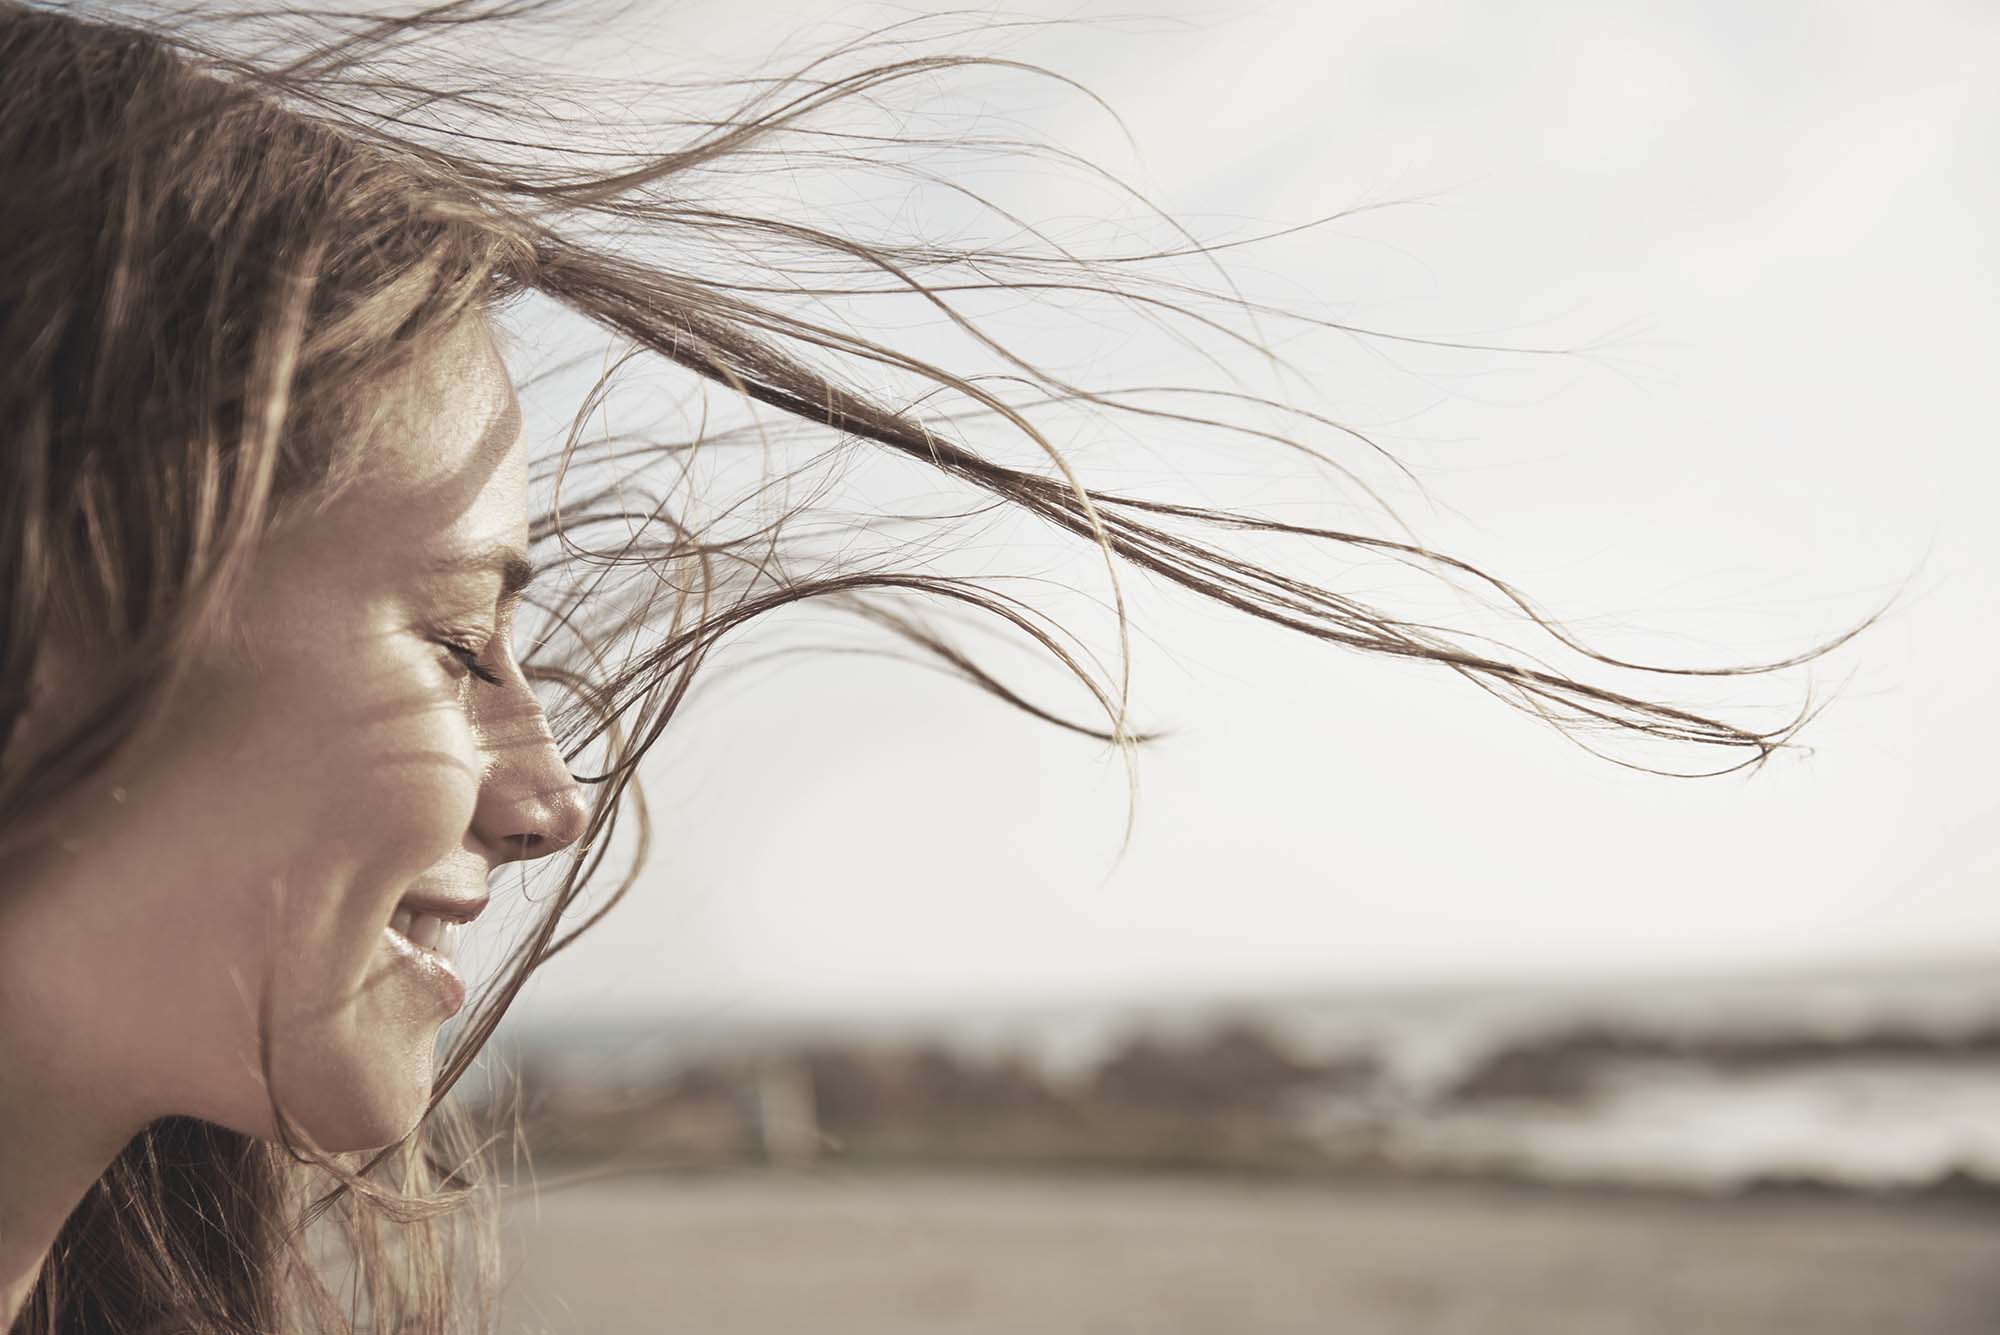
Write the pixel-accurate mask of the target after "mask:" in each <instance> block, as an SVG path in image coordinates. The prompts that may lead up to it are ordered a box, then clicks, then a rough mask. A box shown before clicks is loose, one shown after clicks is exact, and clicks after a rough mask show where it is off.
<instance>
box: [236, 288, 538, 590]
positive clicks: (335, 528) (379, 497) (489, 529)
mask: <svg viewBox="0 0 2000 1335" xmlns="http://www.w3.org/2000/svg"><path fill="white" fill-rule="evenodd" d="M375 392H376V393H378V394H381V395H383V396H384V397H383V398H382V399H381V400H380V401H379V402H377V403H375V404H372V405H369V406H370V409H371V411H370V412H369V413H368V414H367V415H366V418H365V420H367V421H368V427H367V430H366V434H365V438H363V439H359V440H355V441H352V442H350V446H351V448H353V450H354V455H355V464H356V468H355V471H354V472H353V474H352V475H351V480H350V481H348V482H347V483H346V485H344V486H343V487H341V488H340V490H339V491H338V492H337V493H335V495H334V496H333V497H332V498H331V499H330V500H329V501H328V502H327V503H326V504H324V505H323V506H321V507H319V508H316V509H314V510H311V511H309V512H306V513H304V514H300V515H296V516H293V517H292V518H291V520H289V521H288V522H286V523H284V524H283V525H281V526H280V528H279V529H278V530H276V531H274V532H273V533H272V535H271V536H270V539H269V540H268V541H267V543H266V545H265V547H264V556H263V558H262V559H261V560H260V564H261V565H262V566H263V567H264V570H265V572H266V573H267V574H268V575H269V577H270V578H271V579H272V580H275V581H279V582H283V581H285V580H286V579H290V578H294V577H297V576H299V573H300V572H301V571H314V572H317V573H316V574H314V575H313V576H312V577H313V578H316V579H322V580H337V581H339V582H341V583H344V584H349V585H354V586H363V585H365V586H370V587H373V586H384V587H388V586H396V587H400V586H403V585H405V584H408V583H409V582H410V580H411V577H412V575H413V574H414V573H415V572H417V571H418V570H420V569H423V568H427V567H429V566H432V565H434V564H435V563H437V562H439V561H449V560H452V559H453V558H457V557H465V556H468V555H470V554H473V553H476V552H481V551H492V550H494V549H495V548H497V547H512V548H516V549H519V548H524V547H525V546H526V545H527V537H528V514H527V507H528V480H527V478H528V469H527V458H526V450H525V447H524V444H523V442H522V440H521V418H520V402H519V400H518V399H517V397H516V396H515V393H514V386H513V382H512V380H511V379H510V378H509V376H508V375H507V370H506V366H505V364H504V363H503V362H502V361H501V359H500V354H499V350H498V348H497V347H496V346H495V345H494V342H493V337H492V335H491V333H490V332H489V331H488V329H487V328H486V325H485V322H484V321H483V320H477V319H475V320H468V321H466V322H465V323H464V324H463V325H462V326H460V327H459V328H458V329H456V330H454V331H453V332H452V333H451V335H449V336H448V337H447V338H446V339H444V340H442V341H441V342H440V343H439V345H438V346H436V347H435V348H433V349H432V350H431V352H430V353H429V355H427V356H426V357H425V358H423V359H422V361H421V362H420V363H419V364H418V365H416V366H414V367H412V368H411V369H410V370H409V371H408V372H406V373H404V374H403V375H402V376H401V377H399V379H398V380H397V381H396V382H394V383H393V384H391V385H389V386H387V387H385V388H381V389H377V390H376V391H375Z"/></svg>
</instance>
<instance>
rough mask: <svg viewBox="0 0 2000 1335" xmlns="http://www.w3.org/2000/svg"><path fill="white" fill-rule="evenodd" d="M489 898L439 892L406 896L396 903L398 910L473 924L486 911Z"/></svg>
mask: <svg viewBox="0 0 2000 1335" xmlns="http://www.w3.org/2000/svg"><path fill="white" fill-rule="evenodd" d="M488 898H489V896H487V895H485V894H483V893H481V894H470V895H450V894H444V893H441V892H438V891H426V892H424V893H422V894H409V895H404V896H403V897H402V899H400V900H398V901H397V902H396V907H397V908H398V909H410V910H412V911H414V912H417V913H430V914H434V915H436V916H437V917H440V918H446V919H449V920H451V921H452V922H471V921H472V920H473V919H474V918H477V917H478V916H479V915H480V914H481V913H484V912H485V911H486V903H487V900H488Z"/></svg>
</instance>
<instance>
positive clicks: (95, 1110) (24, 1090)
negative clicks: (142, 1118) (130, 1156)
mask: <svg viewBox="0 0 2000 1335" xmlns="http://www.w3.org/2000/svg"><path fill="white" fill-rule="evenodd" d="M15 1037H16V1036H15V1035H4V1036H0V1330H6V1329H11V1328H12V1326H13V1323H14V1320H15V1318H16V1317H18V1316H19V1315H20V1313H21V1309H22V1307H23V1306H24V1305H25V1304H26V1303H27V1301H28V1295H29V1294H30V1293H31V1292H33V1290H34V1287H35V1281H36V1279H37V1278H38V1277H39V1276H40V1274H41V1270H42V1263H43V1262H44V1261H45V1260H46V1259H47V1258H48V1254H49V1248H50V1247H51V1246H52V1245H53V1244H54V1242H55V1240H56V1235H57V1234H58V1233H59V1232H61V1231H62V1226H63V1223H64V1221H66V1220H67V1219H68V1218H69V1216H70V1214H71V1212H72V1211H74V1210H75V1209H76V1207H77V1205H78V1203H79V1202H81V1201H82V1200H83V1197H84V1194H85V1193H86V1192H88V1191H89V1190H90V1188H91V1185H92V1184H93V1183H95V1182H96V1181H97V1179H98V1178H99V1177H101V1176H102V1175H103V1173H104V1170H105V1169H106V1168H107V1167H108V1166H109V1165H110V1163H111V1161H112V1160H113V1159H115V1158H116V1157H117V1156H118V1153H119V1151H120V1150H122V1149H123V1148H124V1147H125V1145H126V1144H127V1143H128V1142H129V1141H130V1140H131V1139H132V1137H133V1136H134V1135H136V1134H138V1131H139V1129H140V1128H139V1126H138V1125H131V1124H127V1123H125V1122H124V1121H122V1120H120V1119H116V1118H112V1117H107V1116H106V1115H105V1114H104V1111H103V1110H104V1108H105V1107H106V1104H105V1103H104V1102H103V1101H102V1100H100V1099H98V1098H96V1097H95V1096H94V1095H93V1094H92V1093H91V1092H90V1091H88V1090H85V1089H81V1088H78V1087H76V1086H74V1085H68V1086H66V1085H65V1084H64V1083H63V1082H62V1081H61V1079H60V1078H59V1077H58V1078H56V1079H53V1080H52V1079H50V1077H51V1076H52V1075H54V1074H55V1073H54V1072H52V1071H50V1069H49V1066H48V1064H47V1063H42V1062H37V1061H35V1060H34V1057H33V1055H32V1054H24V1053H23V1052H22V1051H21V1050H20V1048H21V1047H22V1046H23V1045H19V1044H16V1043H14V1042H13V1041H12V1040H13V1038H15ZM24 1056H26V1058H27V1059H26V1060H21V1058H22V1057H24Z"/></svg>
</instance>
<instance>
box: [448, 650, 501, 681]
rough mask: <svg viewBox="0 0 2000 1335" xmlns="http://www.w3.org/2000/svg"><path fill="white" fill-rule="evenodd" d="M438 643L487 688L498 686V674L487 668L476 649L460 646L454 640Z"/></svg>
mask: <svg viewBox="0 0 2000 1335" xmlns="http://www.w3.org/2000/svg"><path fill="white" fill-rule="evenodd" d="M438 643H440V644H442V645H443V646H444V647H445V648H446V649H447V650H448V651H450V653H451V656H452V657H453V658H455V659H457V660H458V661H459V662H460V663H461V664H462V665H463V666H464V668H465V670H466V671H467V672H470V673H471V674H472V675H473V676H475V677H477V678H479V680H481V681H483V682H485V683H486V684H487V685H488V686H498V685H499V684H500V674H499V673H498V672H496V671H494V669H493V668H492V667H490V666H488V664H487V663H486V660H485V659H483V658H481V657H480V656H479V651H478V650H477V649H475V648H473V647H472V646H470V645H466V644H460V643H458V642H457V641H455V640H440V641H438Z"/></svg>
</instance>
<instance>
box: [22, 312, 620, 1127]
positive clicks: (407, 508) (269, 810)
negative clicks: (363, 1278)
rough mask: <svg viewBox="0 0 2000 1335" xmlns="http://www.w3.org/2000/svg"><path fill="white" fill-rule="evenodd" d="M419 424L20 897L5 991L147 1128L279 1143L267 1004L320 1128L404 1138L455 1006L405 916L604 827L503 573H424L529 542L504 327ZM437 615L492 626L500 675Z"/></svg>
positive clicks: (410, 415) (490, 649)
mask: <svg viewBox="0 0 2000 1335" xmlns="http://www.w3.org/2000/svg"><path fill="white" fill-rule="evenodd" d="M397 415H398V420H396V421H395V422H394V423H392V425H391V427H390V429H388V430H386V431H385V432H384V433H383V434H382V437H381V439H380V440H379V441H378V442H374V443H372V444H371V446H370V449H369V453H368V455H367V459H368V465H369V466H368V472H367V475H366V477H365V478H364V479H363V480H362V481H361V482H360V483H359V484H358V485H357V486H355V487H354V488H353V489H352V490H350V491H348V492H346V493H344V494H343V495H342V496H341V497H340V498H339V499H338V500H337V501H336V502H334V504H333V505H332V506H331V507H329V508H328V509H327V510H326V511H325V512H324V513H321V514H317V515H313V516H310V517H309V518H306V519H303V520H300V521H298V522H296V523H294V524H292V525H291V526H289V527H287V528H285V529H282V530H280V531H278V532H276V533H274V534H273V535H271V537H270V539H269V541H268V543H267V544H266V546H265V547H264V548H263V549H262V550H261V551H260V553H259V555H258V559H257V562H256V565H255V567H254V571H253V575H252V579H251V584H250V587H249V588H248V590H247V591H246V595H245V597H244V598H243V600H242V602H241V605H240V617H239V619H238V624H237V625H236V627H235V628H234V629H233V632H232V633H230V634H227V635H225V636H219V637H218V642H217V643H216V644H215V645H213V646H211V647H210V649H209V650H208V651H207V652H205V653H204V654H203V655H201V656H200V658H199V659H198V661H197V663H196V665H195V667H194V670H193V673H192V676H191V679H190V682H189V685H188V688H187V689H186V691H185V692H184V693H183V694H181V695H180V696H179V697H177V699H176V702H175V704H174V708H173V712H172V714H171V716H170V717H169V719H168V722H167V724H166V726H165V727H164V728H163V729H162V730H161V731H160V732H159V733H158V734H157V735H155V736H153V737H151V738H149V739H147V740H146V741H145V742H144V744H143V745H141V746H140V747H138V748H136V749H135V750H133V751H132V752H131V753H129V754H127V755H125V756H122V757H121V758H120V759H119V760H118V761H117V762H116V763H115V765H114V766H113V768H112V769H111V771H110V772H108V773H106V774H105V775H104V776H103V777H102V778H101V779H98V780H96V781H93V782H92V783H91V784H89V785H87V786H86V787H85V789H84V790H83V791H81V792H79V793H78V794H76V795H75V798H74V800H73V801H71V802H69V803H68V804H67V806H66V808H65V812H64V820H65V824H64V826H63V829H64V832H65V836H66V839H65V842H66V844H67V846H68V849H69V850H73V851H65V852H63V853H61V854H58V855H56V856H54V857H53V858H51V859H49V860H47V861H45V862H43V863H41V864H40V865H38V867H37V868H36V869H35V870H34V871H32V872H31V873H30V877H29V881H28V883H27V884H25V885H18V884H17V885H12V886H10V887H9V893H8V894H7V895H6V896H4V897H0V899H4V908H0V979H4V980H5V982H4V983H0V1002H4V1004H5V1005H6V1006H7V1008H8V1009H9V1012H10V1013H11V1014H12V1015H13V1016H14V1017H22V1016H34V1017H37V1023H36V1024H35V1025H34V1026H33V1027H34V1030H35V1032H36V1034H37V1035H38V1037H37V1038H36V1040H35V1045H36V1048H37V1052H36V1054H35V1060H36V1061H37V1062H38V1064H39V1065H40V1066H41V1068H42V1069H43V1070H44V1072H45V1074H46V1077H47V1078H48V1079H50V1080H52V1081H55V1082H58V1083H60V1084H62V1085H65V1086H67V1087H70V1088H72V1089H75V1090H78V1091H81V1090H85V1089H88V1090H91V1091H94V1092H95V1093H97V1094H98V1095H99V1096H100V1097H101V1098H102V1099H104V1100H108V1101H110V1102H111V1103H112V1104H114V1105H115V1106H117V1107H118V1108H120V1109H121V1110H122V1112H123V1113H124V1116H125V1118H126V1120H128V1121H131V1122H132V1124H133V1127H134V1129H136V1126H137V1125H142V1124H143V1123H144V1121H146V1120H150V1119H151V1118H153V1117H158V1116H162V1115H166V1114H171V1113H181V1114H192V1115H195V1116H200V1117H204V1118H207V1119H209V1120H211V1121H214V1122H218V1123H221V1124H222V1125H224V1126H228V1127H231V1128H233V1129H236V1130H239V1131H243V1132H246V1133H249V1134H253V1135H261V1136H270V1135H272V1134H274V1128H273V1127H272V1124H271V1118H270V1115H269V1111H268V1108H267V1103H266V1093H265V1090H264V1087H263V1081H262V1079H261V1077H260V1076H259V1074H258V1059H257V1034H258V1011H259V1007H260V1006H266V1007H268V1008H269V1011H270V1017H269V1018H270V1022H271V1023H270V1036H271V1041H272V1058H273V1070H274V1073H275V1078H276V1087H277V1094H278V1096H279V1098H280V1099H281V1100H282V1102H283V1104H284V1107H285V1108H286V1110H287V1112H288V1113H289V1114H290V1115H291V1116H292V1117H293V1118H294V1120H296V1121H297V1122H299V1123H300V1124H301V1125H303V1126H304V1127H305V1129H306V1130H307V1131H308V1132H309V1133H310V1134H311V1135H312V1136H313V1138H314V1139H316V1140H317V1141H319V1142H320V1143H321V1144H322V1145H323V1146H324V1147H326V1148H328V1149H365V1148H372V1147H376V1146H380V1145H385V1144H388V1143H390V1142H392V1141H394V1140H396V1139H398V1138H400V1137H401V1136H402V1135H404V1134H405V1133H406V1132H407V1131H408V1130H409V1129H410V1128H411V1127H412V1126H414V1124H415V1123H416V1121H417V1118H418V1117H419V1116H420V1114H421V1113H422V1111H423V1107H424V1104H425V1102H426V1100H427V1098H428V1096H429V1092H430V1084H431V1078H432V1064H433V1059H434V1053H435V1047H436V1037H437V1030H438V1026H439V1025H440V1024H441V1023H442V1022H443V1020H444V1018H445V1006H444V1004H443V1002H442V1000H441V999H440V998H439V996H438V995H437V994H436V993H435V992H434V991H433V990H432V989H430V988H429V987H428V986H427V985H426V984H425V983H424V981H423V980H422V979H421V978H417V977H414V976H412V975H411V974H410V973H409V971H407V970H406V969H403V968H399V967H397V966H396V965H395V963H394V957H393V956H392V955H391V954H390V953H389V951H388V948H387V947H386V946H385V944H384V942H383V940H382V930H383V928H384V927H385V926H386V925H387V923H388V921H389V918H390V916H391V914H392V913H393V912H394V911H395V906H396V903H397V901H398V900H399V899H401V898H402V897H403V896H404V895H405V894H408V893H410V892H411V891H412V890H414V889H417V888H419V887H429V888H436V889H439V890H442V891H446V892H456V893H460V894H464V893H472V892H476V891H478V890H479V889H480V888H481V887H482V886H483V884H484V882H485V879H486V874H487V872H488V871H490V870H491V868H492V867H493V866H495V865H497V864H499V863H501V862H505V861H512V860H517V859H520V858H522V857H534V856H542V855H545V854H548V853H551V852H554V851H556V850H557V849H559V848H561V847H563V846H565V845H567V844H569V843H571V842H573V841H574V840H575V839H576V838H577V837H579V835H580V833H581V830H582V822H583V818H584V810H583V804H582V799H581V796H580V794H579V793H578V791H577V789H576V786H575V784H574V783H573V781H572V780H571V779H570V778H569V776H568V773H567V771H566V769H565V768H564V766H563V764H562V761H561V758H560V757H559V756H558V755H557V754H556V752H555V749H554V747H553V745H552V744H551V742H550V740H549V735H548V728H547V724H546V721H545V720H544V719H543V717H542V713H541V709H540V707H539V706H538V705H537V703H536V701H535V698H534V695H533V693H532V692H531V691H530V690H529V688H528V686H527V684H526V683H525V682H524V681H523V680H522V678H521V676H520V673H519V671H518V669H517V668H516V666H515V664H514V663H513V660H512V658H511V654H510V651H509V648H508V643H509V638H510V629H511V626H510V624H509V623H510V622H511V616H505V615H502V614H501V612H500V611H497V610H496V600H497V599H498V597H499V592H500V582H499V577H498V576H497V575H496V574H493V573H463V572H461V573H456V574H452V575H450V576H442V577H432V576H430V575H429V574H428V573H427V572H428V569H429V567H430V566H431V565H432V564H434V563H435V562H436V561H438V560H441V559H446V558H449V557H451V556H453V555H456V554H462V553H465V552H468V551H475V550H480V549H484V548H487V547H490V546H492V545H494V544H496V543H506V544H508V545H512V546H516V547H520V548H523V549H525V547H526V544H527V461H526V458H525V456H524V452H523V447H522V445H521V443H520V441H519V440H518V435H519V432H518V427H517V423H518V408H517V405H516V404H515V401H514V391H513V387H512V385H511V384H510V382H509V381H508V378H507V375H506V371H505V368H504V367H503V365H502V364H501V362H500V359H499V357H498V354H497V353H496V352H495V350H494V348H493V345H492V342H491V337H490V334H489V333H488V331H487V330H486V328H485V326H484V325H483V323H481V322H478V321H473V322H469V323H468V324H467V325H465V326H464V327H463V328H462V329H461V330H459V331H458V332H457V333H455V334H454V335H453V336H452V338H451V339H450V340H449V341H448V342H447V343H446V344H445V345H444V346H443V347H441V349H440V350H439V352H438V354H437V355H436V356H435V357H434V358H432V359H431V360H430V361H429V362H428V363H427V364H426V365H425V366H424V367H422V368H421V369H420V370H419V371H418V372H417V373H416V374H415V375H414V376H413V377H412V382H411V384H410V386H409V387H408V392H407V393H406V394H402V395H399V396H398V407H397ZM440 628H449V629H451V630H453V631H455V632H466V631H472V630H474V629H477V630H479V632H480V634H479V635H478V636H476V637H475V639H474V642H475V643H476V644H478V646H479V649H480V657H481V660H482V661H483V662H485V663H486V664H487V665H488V666H490V667H492V668H494V669H495V670H496V671H498V672H499V673H500V676H501V681H500V683H499V684H498V685H489V684H487V683H485V682H482V681H480V680H478V679H477V678H476V677H473V676H471V675H470V674H469V673H468V672H467V671H466V669H465V668H464V666H463V665H462V664H461V663H459V662H458V661H457V660H455V659H454V658H453V657H452V656H451V654H450V653H449V651H448V650H447V649H445V648H444V647H443V646H442V645H441V644H440V643H439V642H438V639H437V631H438V630H439V629H440ZM459 637H461V638H462V636H459ZM489 640H490V642H488V641H489ZM523 836H529V838H528V839H526V840H524V839H523ZM488 921H489V922H490V921H491V920H490V919H489V920H488ZM467 930H468V931H473V932H476V931H479V930H481V924H474V925H473V926H471V927H470V928H468V929H467ZM489 930H490V928H489Z"/></svg>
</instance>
